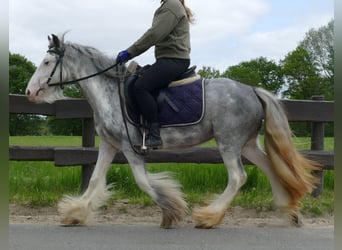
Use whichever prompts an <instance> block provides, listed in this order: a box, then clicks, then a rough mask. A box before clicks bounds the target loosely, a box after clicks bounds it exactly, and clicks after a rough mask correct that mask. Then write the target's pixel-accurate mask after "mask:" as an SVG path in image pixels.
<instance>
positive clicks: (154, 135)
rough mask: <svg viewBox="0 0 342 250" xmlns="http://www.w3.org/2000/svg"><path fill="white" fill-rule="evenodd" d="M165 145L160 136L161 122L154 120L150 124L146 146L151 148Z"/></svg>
mask: <svg viewBox="0 0 342 250" xmlns="http://www.w3.org/2000/svg"><path fill="white" fill-rule="evenodd" d="M162 145H163V142H162V140H161V138H160V130H159V123H157V122H154V123H151V124H150V125H149V134H148V138H147V139H146V146H147V147H149V148H158V147H160V146H162Z"/></svg>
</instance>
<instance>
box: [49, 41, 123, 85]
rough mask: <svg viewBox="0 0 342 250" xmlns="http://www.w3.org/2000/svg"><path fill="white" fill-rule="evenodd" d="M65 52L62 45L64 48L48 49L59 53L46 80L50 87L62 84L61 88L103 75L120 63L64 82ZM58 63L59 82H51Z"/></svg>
mask: <svg viewBox="0 0 342 250" xmlns="http://www.w3.org/2000/svg"><path fill="white" fill-rule="evenodd" d="M64 52H65V48H64V47H62V48H52V49H49V50H48V51H47V53H51V54H55V55H57V56H58V57H57V62H56V64H55V66H54V68H53V69H52V71H51V73H50V76H49V78H48V80H47V82H46V84H47V85H48V87H53V86H60V87H61V89H63V88H64V85H69V84H74V83H76V82H80V81H84V80H87V79H89V78H92V77H95V76H98V75H101V74H103V73H105V72H107V71H109V70H111V69H112V68H114V67H117V66H118V65H119V63H115V64H114V65H111V66H109V67H108V68H105V69H103V70H101V71H99V72H96V73H94V74H91V75H87V76H84V77H80V78H78V79H74V80H70V81H65V82H63V81H62V79H63V69H62V68H63V67H62V66H63V58H64ZM58 65H60V67H59V82H55V83H50V82H51V79H52V77H53V76H54V74H55V73H56V70H57V67H58Z"/></svg>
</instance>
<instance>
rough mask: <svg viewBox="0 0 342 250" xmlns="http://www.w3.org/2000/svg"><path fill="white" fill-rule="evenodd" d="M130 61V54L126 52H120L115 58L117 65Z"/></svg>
mask: <svg viewBox="0 0 342 250" xmlns="http://www.w3.org/2000/svg"><path fill="white" fill-rule="evenodd" d="M129 59H131V54H130V53H129V52H128V51H127V50H123V51H120V52H119V54H118V56H117V57H116V62H117V63H118V64H123V63H125V62H127V61H128V60H129Z"/></svg>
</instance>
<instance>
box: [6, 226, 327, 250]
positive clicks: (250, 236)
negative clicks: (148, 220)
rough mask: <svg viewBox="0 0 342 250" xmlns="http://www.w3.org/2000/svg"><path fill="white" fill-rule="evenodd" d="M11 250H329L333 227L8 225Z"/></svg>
mask: <svg viewBox="0 0 342 250" xmlns="http://www.w3.org/2000/svg"><path fill="white" fill-rule="evenodd" d="M9 230H10V231H9V233H10V238H9V243H10V249H11V250H19V249H20V250H41V249H44V250H68V249H72V250H78V249H80V250H81V249H82V250H88V249H94V250H107V249H108V250H109V249H110V250H113V249H120V250H121V249H123V250H133V249H134V250H138V249H139V250H164V249H165V250H166V249H167V250H169V249H170V250H178V249H182V250H188V249H189V250H190V249H191V250H199V249H201V250H209V249H210V250H216V249H217V250H220V249H225V250H227V249H228V250H229V249H233V250H242V249H246V250H247V249H248V250H253V249H260V250H268V249H269V250H278V249H279V250H280V249H281V250H287V249H291V250H297V249H298V250H304V249H310V250H330V249H334V240H333V239H334V228H333V227H328V228H305V227H304V228H280V227H265V228H258V227H219V228H216V229H211V230H201V229H195V228H192V227H181V228H177V229H168V230H165V229H160V228H159V227H156V226H138V227H133V226H94V227H61V226H54V225H30V224H12V225H10V226H9Z"/></svg>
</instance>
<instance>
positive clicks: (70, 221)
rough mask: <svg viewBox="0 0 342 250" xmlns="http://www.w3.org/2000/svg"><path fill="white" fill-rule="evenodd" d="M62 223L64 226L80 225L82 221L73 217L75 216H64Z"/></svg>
mask: <svg viewBox="0 0 342 250" xmlns="http://www.w3.org/2000/svg"><path fill="white" fill-rule="evenodd" d="M61 224H62V225H63V226H80V225H81V222H80V221H79V220H77V219H73V218H64V219H63V220H62V221H61Z"/></svg>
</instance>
